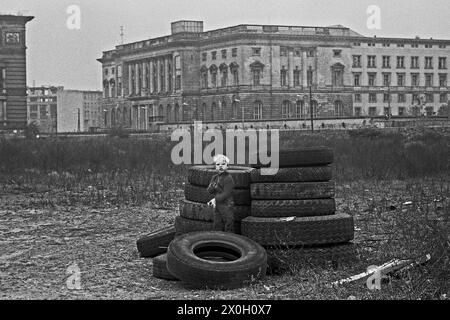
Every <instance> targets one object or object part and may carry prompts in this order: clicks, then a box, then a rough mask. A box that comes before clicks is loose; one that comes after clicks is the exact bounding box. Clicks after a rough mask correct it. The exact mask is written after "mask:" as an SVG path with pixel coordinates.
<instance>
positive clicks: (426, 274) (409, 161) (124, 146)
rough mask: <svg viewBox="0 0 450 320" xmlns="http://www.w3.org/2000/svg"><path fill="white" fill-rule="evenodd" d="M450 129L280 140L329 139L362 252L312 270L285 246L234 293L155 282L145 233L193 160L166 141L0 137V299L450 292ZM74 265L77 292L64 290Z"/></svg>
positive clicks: (171, 212)
mask: <svg viewBox="0 0 450 320" xmlns="http://www.w3.org/2000/svg"><path fill="white" fill-rule="evenodd" d="M449 136H450V132H449V130H446V129H445V128H438V129H426V128H415V129H408V130H406V131H403V132H400V131H399V132H387V131H380V130H372V129H363V130H360V131H349V132H348V133H347V132H328V133H321V134H313V135H308V134H305V133H302V132H299V133H296V132H292V133H289V132H288V133H284V134H283V135H282V136H281V138H280V144H281V145H282V146H289V147H301V146H311V145H325V146H330V147H332V148H333V149H334V152H335V161H334V164H333V173H334V179H335V182H336V202H337V209H338V212H345V213H349V214H351V215H352V216H353V217H354V219H355V240H354V243H355V245H356V248H357V251H358V259H357V261H356V262H354V263H351V264H350V265H345V264H341V265H336V264H327V265H320V266H317V265H308V264H305V263H300V262H299V259H296V253H298V251H296V250H293V249H285V250H282V251H280V252H279V253H278V254H279V257H280V258H281V259H282V260H283V267H284V270H281V271H280V272H276V273H272V274H271V275H268V276H267V277H266V279H265V280H263V281H260V282H257V283H254V284H252V285H251V286H249V287H246V288H242V289H239V290H232V291H191V290H187V289H185V288H183V286H182V285H181V284H180V283H179V282H167V281H163V280H159V279H156V278H153V277H152V259H144V258H140V257H139V255H138V252H137V248H136V240H137V239H138V238H139V237H140V236H141V235H143V234H146V233H149V232H152V231H155V230H158V229H160V228H163V227H166V226H170V225H172V224H173V223H174V220H175V217H176V216H177V215H178V203H179V200H180V199H182V198H183V183H184V182H185V181H186V171H187V170H186V166H174V165H173V164H172V162H171V158H170V152H171V148H172V147H173V145H174V143H173V142H171V141H170V137H162V136H160V137H158V136H157V137H153V138H147V139H132V138H112V137H106V138H93V139H87V140H83V139H81V140H77V139H71V140H65V139H61V140H55V139H44V140H33V139H32V140H28V139H12V140H8V139H2V138H0V299H185V298H186V299H448V298H449V297H450V236H449V234H450V232H449V231H450V224H449V215H450V203H449V202H450V174H449V173H450V161H449V159H450V139H449ZM426 254H430V255H431V257H432V259H431V260H430V261H429V262H428V263H427V264H424V265H420V266H417V267H415V268H412V269H409V270H408V271H407V272H403V273H401V274H398V275H397V276H395V277H393V278H391V279H390V281H385V282H383V283H382V289H381V290H375V291H371V290H369V289H368V288H367V286H366V280H365V279H361V280H358V281H355V282H352V283H350V284H346V285H341V286H338V287H332V286H330V285H329V284H330V283H331V282H333V281H337V280H340V279H343V278H347V277H349V276H353V275H355V274H358V273H361V272H365V271H366V270H367V268H368V267H369V266H372V265H381V264H383V263H386V262H388V261H390V260H392V259H416V258H420V257H423V256H424V255H426ZM74 268H75V269H76V268H79V271H80V273H81V289H80V290H73V289H69V288H68V286H67V283H68V280H70V279H73V278H72V277H71V276H72V273H71V270H74Z"/></svg>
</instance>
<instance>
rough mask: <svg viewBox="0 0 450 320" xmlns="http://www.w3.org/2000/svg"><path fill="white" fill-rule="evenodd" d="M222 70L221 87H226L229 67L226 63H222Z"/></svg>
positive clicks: (220, 67)
mask: <svg viewBox="0 0 450 320" xmlns="http://www.w3.org/2000/svg"><path fill="white" fill-rule="evenodd" d="M219 70H220V86H221V87H226V86H227V85H228V66H227V65H226V64H225V63H222V64H221V65H220V66H219Z"/></svg>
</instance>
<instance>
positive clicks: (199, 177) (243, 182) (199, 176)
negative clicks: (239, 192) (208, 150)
mask: <svg viewBox="0 0 450 320" xmlns="http://www.w3.org/2000/svg"><path fill="white" fill-rule="evenodd" d="M253 170H254V168H248V167H240V166H229V167H228V172H229V173H230V174H231V176H232V177H233V180H234V184H235V185H234V187H235V188H236V189H248V188H250V173H251V172H252V171H253ZM216 174H217V171H216V168H215V167H214V166H193V167H190V168H189V170H188V181H189V183H190V184H193V185H197V186H204V187H207V186H208V185H209V183H210V182H211V178H212V177H213V176H214V175H216Z"/></svg>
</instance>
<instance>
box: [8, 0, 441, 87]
mask: <svg viewBox="0 0 450 320" xmlns="http://www.w3.org/2000/svg"><path fill="white" fill-rule="evenodd" d="M70 5H78V6H79V7H80V9H81V29H80V30H69V29H68V28H67V27H66V21H67V19H68V17H69V14H67V13H66V10H67V8H68V7H69V6H70ZM370 5H377V6H378V7H379V8H380V9H381V30H369V29H368V28H367V19H368V17H369V15H368V14H367V13H366V10H367V8H368V7H369V6H370ZM17 11H21V12H23V13H24V14H25V15H33V16H35V19H34V20H32V21H31V22H30V23H28V25H27V37H28V39H27V46H28V51H27V52H28V61H27V64H28V71H27V77H28V84H29V85H32V84H33V81H34V82H35V83H36V85H38V86H40V85H47V84H51V85H63V86H65V87H66V88H68V89H91V90H93V89H100V88H101V86H102V85H101V65H100V63H99V62H97V61H96V59H97V58H100V57H101V55H102V51H106V50H110V49H113V48H114V46H115V45H118V44H120V41H121V40H120V26H124V28H125V42H133V41H138V40H143V39H148V38H153V37H159V36H164V35H168V34H170V23H171V22H173V21H177V20H201V21H204V29H205V31H206V30H213V29H218V28H224V27H228V26H232V25H237V24H245V23H249V24H281V25H311V26H329V25H334V24H342V25H344V26H346V27H349V28H351V29H353V30H355V31H357V32H359V33H361V34H363V35H367V36H373V35H374V34H376V35H377V36H392V37H414V36H416V35H419V36H420V37H424V38H429V37H433V38H435V39H450V6H449V0H395V1H394V0H345V1H343V0H216V1H214V0H189V1H187V0H134V1H131V0H129V1H127V0H71V1H67V0H1V4H0V12H2V13H5V12H17Z"/></svg>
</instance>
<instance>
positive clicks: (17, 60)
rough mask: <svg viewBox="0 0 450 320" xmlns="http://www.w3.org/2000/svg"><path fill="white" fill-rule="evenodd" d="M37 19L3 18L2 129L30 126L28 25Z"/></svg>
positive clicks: (0, 58) (0, 44)
mask: <svg viewBox="0 0 450 320" xmlns="http://www.w3.org/2000/svg"><path fill="white" fill-rule="evenodd" d="M33 18H34V17H27V16H16V15H0V36H1V38H0V130H5V129H6V130H8V129H22V128H24V127H25V126H26V124H27V98H26V87H27V78H26V30H25V25H26V23H27V22H28V21H31V20H32V19H33Z"/></svg>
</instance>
